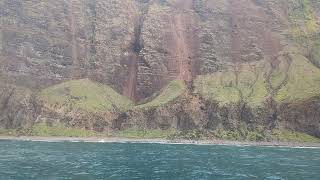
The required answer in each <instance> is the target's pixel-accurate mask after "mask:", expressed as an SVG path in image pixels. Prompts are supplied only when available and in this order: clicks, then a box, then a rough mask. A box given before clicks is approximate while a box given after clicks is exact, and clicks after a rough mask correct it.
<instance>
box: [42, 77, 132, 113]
mask: <svg viewBox="0 0 320 180" xmlns="http://www.w3.org/2000/svg"><path fill="white" fill-rule="evenodd" d="M40 98H41V99H42V100H44V101H45V102H46V103H49V104H51V105H56V104H57V105H60V106H63V105H71V106H72V107H74V108H79V109H83V110H87V111H108V110H127V109H129V108H132V107H133V103H132V102H131V100H129V99H128V98H126V97H124V96H122V95H120V94H119V93H117V92H116V91H115V90H113V89H112V88H110V87H109V86H106V85H102V84H99V83H96V82H92V81H90V80H88V79H81V80H73V81H68V82H65V83H62V84H58V85H55V86H52V87H49V88H47V89H44V90H43V91H42V92H41V93H40Z"/></svg>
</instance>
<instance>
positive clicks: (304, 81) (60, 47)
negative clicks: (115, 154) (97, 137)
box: [0, 0, 320, 137]
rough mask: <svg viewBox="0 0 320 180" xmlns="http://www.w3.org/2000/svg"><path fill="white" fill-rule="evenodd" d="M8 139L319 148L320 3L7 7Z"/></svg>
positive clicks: (0, 95)
mask: <svg viewBox="0 0 320 180" xmlns="http://www.w3.org/2000/svg"><path fill="white" fill-rule="evenodd" d="M0 20H1V21H0V23H1V24H0V83H1V84H0V127H3V128H28V127H31V126H32V125H33V124H35V123H39V122H46V123H54V122H63V123H65V124H66V125H68V126H75V127H81V128H85V129H90V130H96V131H113V130H122V129H127V128H132V127H138V128H150V129H158V128H160V129H169V128H175V129H179V130H192V129H200V130H216V129H219V128H224V129H230V130H235V129H239V128H243V127H245V128H247V129H252V130H254V129H258V128H263V129H264V130H266V131H268V130H272V129H274V128H285V129H290V130H294V131H299V132H304V133H308V134H310V135H314V136H318V137H320V114H319V111H318V109H320V100H319V97H320V29H319V28H320V27H319V26H320V3H319V2H318V1H317V0H303V1H302V0H284V1H281V2H279V1H277V0H121V1H118V0H90V1H85V0H56V1H46V2H44V1H41V0H30V1H24V0H0Z"/></svg>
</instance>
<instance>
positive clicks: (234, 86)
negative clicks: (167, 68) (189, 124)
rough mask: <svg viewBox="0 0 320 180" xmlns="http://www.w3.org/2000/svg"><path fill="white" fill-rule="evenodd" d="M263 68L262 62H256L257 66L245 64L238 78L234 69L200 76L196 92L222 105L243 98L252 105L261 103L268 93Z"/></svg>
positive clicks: (197, 80) (196, 83)
mask: <svg viewBox="0 0 320 180" xmlns="http://www.w3.org/2000/svg"><path fill="white" fill-rule="evenodd" d="M262 68H263V66H262V65H261V64H256V66H255V67H254V66H251V65H250V64H243V65H241V67H240V70H239V73H238V78H236V73H235V72H234V71H233V70H232V69H229V70H227V71H224V72H218V73H214V74H209V75H205V76H198V77H197V78H196V80H195V93H198V94H200V95H202V96H203V97H205V98H207V99H211V100H216V101H219V102H220V104H222V105H223V104H228V103H235V102H238V101H239V100H241V99H242V100H244V101H246V102H248V103H249V104H251V105H252V106H257V105H260V104H262V102H263V101H264V100H265V99H266V97H267V95H268V94H267V89H266V86H265V82H264V81H265V79H264V74H263V73H262V71H261V69H262ZM237 79H238V82H237Z"/></svg>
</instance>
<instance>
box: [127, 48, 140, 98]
mask: <svg viewBox="0 0 320 180" xmlns="http://www.w3.org/2000/svg"><path fill="white" fill-rule="evenodd" d="M138 61H139V56H138V55H137V54H135V53H129V55H128V59H127V61H126V64H127V66H128V75H127V76H126V79H125V82H124V87H123V95H124V96H127V97H128V98H130V99H131V100H133V101H135V100H136V86H137V73H138Z"/></svg>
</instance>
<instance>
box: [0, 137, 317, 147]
mask: <svg viewBox="0 0 320 180" xmlns="http://www.w3.org/2000/svg"><path fill="white" fill-rule="evenodd" d="M1 140H14V141H38V142H90V143H155V144H193V145H228V146H261V147H291V148H320V143H300V142H276V141H273V142H240V141H228V140H183V139H176V140H167V139H138V138H122V137H89V138H83V137H39V136H20V137H14V136H0V141H1Z"/></svg>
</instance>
